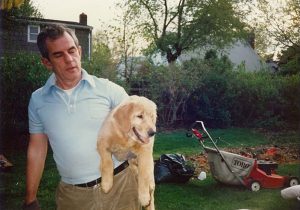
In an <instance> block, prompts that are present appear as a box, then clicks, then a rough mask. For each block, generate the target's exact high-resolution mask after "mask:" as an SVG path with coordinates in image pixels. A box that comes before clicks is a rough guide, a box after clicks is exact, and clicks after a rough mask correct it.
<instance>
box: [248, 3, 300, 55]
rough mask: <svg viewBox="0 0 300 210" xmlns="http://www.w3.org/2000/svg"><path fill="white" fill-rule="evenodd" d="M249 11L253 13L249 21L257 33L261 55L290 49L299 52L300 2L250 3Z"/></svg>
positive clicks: (257, 44) (249, 16)
mask: <svg viewBox="0 0 300 210" xmlns="http://www.w3.org/2000/svg"><path fill="white" fill-rule="evenodd" d="M245 8H246V7H245ZM247 9H248V10H249V11H251V12H250V13H249V15H248V16H247V21H248V23H249V25H252V29H253V30H254V32H255V35H256V38H257V39H256V46H257V50H258V51H259V52H260V54H262V55H263V54H267V53H268V52H270V51H273V52H275V51H276V50H277V51H278V49H280V50H285V49H287V48H289V47H291V48H294V50H296V51H299V49H300V36H299V34H300V1H299V0H276V1H274V0H256V1H252V2H251V3H249V4H248V7H247Z"/></svg>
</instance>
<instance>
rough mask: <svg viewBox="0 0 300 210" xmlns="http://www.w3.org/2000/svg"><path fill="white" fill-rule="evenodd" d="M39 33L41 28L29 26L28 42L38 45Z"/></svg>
mask: <svg viewBox="0 0 300 210" xmlns="http://www.w3.org/2000/svg"><path fill="white" fill-rule="evenodd" d="M39 33H40V26H37V25H28V30H27V34H28V35H27V41H28V42H34V43H36V41H37V36H38V34H39Z"/></svg>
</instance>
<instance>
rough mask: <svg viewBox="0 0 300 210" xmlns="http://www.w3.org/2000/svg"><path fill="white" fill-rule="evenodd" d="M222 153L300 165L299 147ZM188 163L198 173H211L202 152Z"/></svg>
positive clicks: (255, 148) (265, 148)
mask: <svg viewBox="0 0 300 210" xmlns="http://www.w3.org/2000/svg"><path fill="white" fill-rule="evenodd" d="M221 150H222V151H227V152H231V153H234V154H239V155H243V156H246V157H250V158H254V159H257V160H271V161H275V162H277V163H278V164H287V163H299V164H300V148H299V145H297V146H295V145H292V144H291V145H286V146H272V145H267V146H266V145H264V146H257V147H245V148H222V149H221ZM187 160H188V161H191V162H192V163H193V165H194V166H195V168H196V169H195V170H196V173H198V172H200V171H205V172H209V171H210V169H209V165H208V162H207V154H206V153H205V152H202V153H200V154H198V155H193V156H188V157H187Z"/></svg>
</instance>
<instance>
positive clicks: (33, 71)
mask: <svg viewBox="0 0 300 210" xmlns="http://www.w3.org/2000/svg"><path fill="white" fill-rule="evenodd" d="M0 70H1V72H0V75H1V76H0V77H1V131H2V135H4V136H7V135H9V134H16V133H17V132H27V127H28V125H27V121H28V120H27V107H28V102H29V99H30V96H31V93H32V92H33V91H34V90H35V89H37V88H38V87H40V86H42V85H43V84H44V83H45V81H46V79H47V78H48V76H49V72H48V71H47V70H46V69H45V68H44V67H43V66H42V64H41V62H40V57H39V56H38V55H36V54H30V53H17V54H16V55H14V56H12V55H5V56H4V57H2V58H1V69H0ZM4 132H5V133H4ZM2 139H3V138H2Z"/></svg>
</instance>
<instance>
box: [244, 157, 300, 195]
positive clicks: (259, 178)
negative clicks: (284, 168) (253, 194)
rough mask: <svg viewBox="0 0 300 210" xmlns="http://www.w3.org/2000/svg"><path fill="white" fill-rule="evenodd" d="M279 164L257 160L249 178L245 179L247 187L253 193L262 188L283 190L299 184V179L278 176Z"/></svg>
mask: <svg viewBox="0 0 300 210" xmlns="http://www.w3.org/2000/svg"><path fill="white" fill-rule="evenodd" d="M277 168H278V163H276V162H274V161H269V160H255V163H254V167H253V168H252V170H251V172H250V174H249V176H247V177H245V178H244V182H245V185H246V186H248V187H249V188H250V190H252V191H258V190H260V188H261V187H262V188H282V187H289V186H294V185H298V184H299V180H298V178H297V177H292V176H281V175H278V174H276V169H277Z"/></svg>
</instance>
